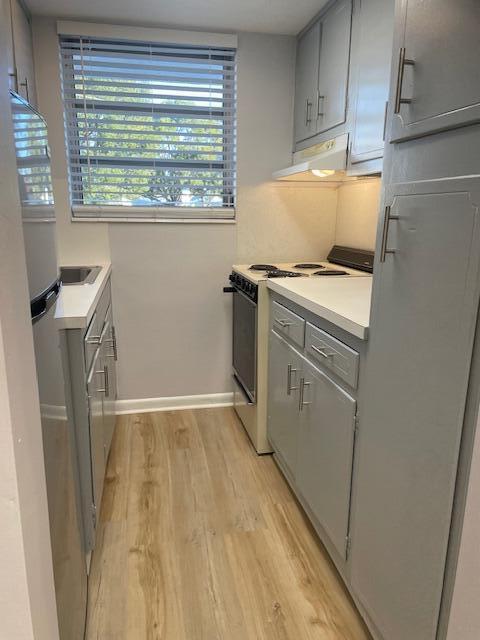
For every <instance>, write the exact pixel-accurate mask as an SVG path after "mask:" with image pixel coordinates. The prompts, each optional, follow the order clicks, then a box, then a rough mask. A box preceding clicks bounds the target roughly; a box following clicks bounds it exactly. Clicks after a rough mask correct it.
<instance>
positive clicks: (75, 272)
mask: <svg viewBox="0 0 480 640" xmlns="http://www.w3.org/2000/svg"><path fill="white" fill-rule="evenodd" d="M101 270H102V267H60V280H61V281H62V284H63V285H70V284H92V283H93V282H95V280H96V279H97V276H98V274H99V273H100V271H101Z"/></svg>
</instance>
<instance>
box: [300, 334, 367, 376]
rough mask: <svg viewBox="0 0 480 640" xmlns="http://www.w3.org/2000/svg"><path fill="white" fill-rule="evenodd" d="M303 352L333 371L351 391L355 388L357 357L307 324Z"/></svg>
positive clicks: (330, 337)
mask: <svg viewBox="0 0 480 640" xmlns="http://www.w3.org/2000/svg"><path fill="white" fill-rule="evenodd" d="M305 351H306V352H307V354H308V355H309V357H310V358H312V359H313V360H315V361H316V362H320V363H321V364H322V365H323V367H325V369H328V370H330V371H333V373H335V374H336V375H337V376H338V377H339V378H341V379H342V380H344V381H345V382H346V383H347V384H349V385H350V386H351V387H352V388H353V389H356V388H357V379H358V362H359V355H358V353H357V351H354V350H353V349H351V348H350V347H347V345H346V344H343V342H340V340H337V339H336V338H334V337H333V336H331V335H330V334H329V333H326V332H325V331H322V330H321V329H319V328H318V327H315V326H313V324H310V323H309V322H307V328H306V331H305Z"/></svg>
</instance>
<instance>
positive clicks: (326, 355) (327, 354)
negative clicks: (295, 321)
mask: <svg viewBox="0 0 480 640" xmlns="http://www.w3.org/2000/svg"><path fill="white" fill-rule="evenodd" d="M310 347H311V348H312V349H313V350H314V351H315V352H316V353H318V354H319V355H321V356H322V358H326V359H327V360H328V358H333V356H334V355H335V354H334V353H326V351H325V350H324V349H319V348H318V347H316V346H315V345H314V344H311V345H310Z"/></svg>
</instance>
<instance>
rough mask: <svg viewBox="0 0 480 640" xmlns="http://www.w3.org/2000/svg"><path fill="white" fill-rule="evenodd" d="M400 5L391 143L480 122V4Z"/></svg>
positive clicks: (411, 1)
mask: <svg viewBox="0 0 480 640" xmlns="http://www.w3.org/2000/svg"><path fill="white" fill-rule="evenodd" d="M397 4H398V15H397V22H396V33H397V37H396V39H395V47H394V57H395V59H394V66H393V70H392V81H391V94H390V101H391V108H392V112H393V117H392V123H391V131H390V140H391V141H397V140H405V139H409V138H416V137H419V136H424V135H427V134H431V133H434V132H438V131H443V130H447V129H452V128H456V127H459V126H465V125H467V124H472V123H478V122H480V94H479V90H478V89H479V86H480V65H479V64H478V50H479V37H478V28H479V27H478V25H479V24H480V2H478V0H455V2H452V0H429V1H428V2H426V1H425V0H402V2H398V3H397Z"/></svg>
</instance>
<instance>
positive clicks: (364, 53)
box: [349, 0, 395, 171]
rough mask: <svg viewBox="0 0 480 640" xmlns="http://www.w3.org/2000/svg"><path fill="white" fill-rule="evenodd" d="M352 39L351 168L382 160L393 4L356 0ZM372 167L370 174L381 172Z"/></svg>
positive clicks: (384, 0)
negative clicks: (352, 112) (352, 113)
mask: <svg viewBox="0 0 480 640" xmlns="http://www.w3.org/2000/svg"><path fill="white" fill-rule="evenodd" d="M354 6H355V11H354V22H353V35H352V49H353V51H352V67H353V69H352V76H353V79H352V84H353V87H352V94H353V96H352V102H353V104H352V109H353V111H354V115H353V126H352V138H351V147H350V155H349V161H350V168H351V169H353V171H363V169H362V167H363V165H361V163H364V162H366V161H372V160H376V159H379V158H382V156H383V146H384V129H385V117H386V107H387V100H388V91H389V83H390V67H391V57H392V41H393V25H394V10H395V0H355V5H354ZM381 168H382V166H381V162H380V163H378V162H377V163H375V164H373V163H371V167H370V171H380V170H381Z"/></svg>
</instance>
